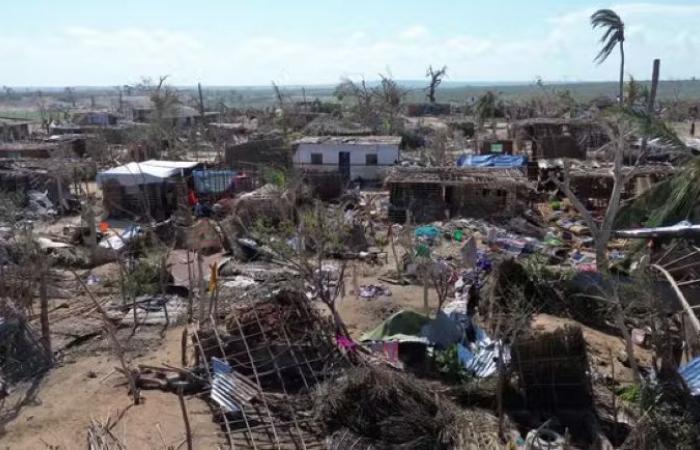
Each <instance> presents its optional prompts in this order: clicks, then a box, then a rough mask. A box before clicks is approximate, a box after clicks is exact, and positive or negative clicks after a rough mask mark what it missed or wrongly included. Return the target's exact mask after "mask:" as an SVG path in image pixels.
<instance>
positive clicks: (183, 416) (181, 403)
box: [177, 386, 192, 450]
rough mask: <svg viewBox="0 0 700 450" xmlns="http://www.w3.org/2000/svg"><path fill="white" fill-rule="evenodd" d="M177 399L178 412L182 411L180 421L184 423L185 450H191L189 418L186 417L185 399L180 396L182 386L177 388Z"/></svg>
mask: <svg viewBox="0 0 700 450" xmlns="http://www.w3.org/2000/svg"><path fill="white" fill-rule="evenodd" d="M177 399H178V400H179V402H180V411H182V420H183V421H184V422H185V434H186V438H187V450H192V429H191V428H190V418H189V416H188V415H187V405H185V398H184V397H183V395H182V386H178V388H177Z"/></svg>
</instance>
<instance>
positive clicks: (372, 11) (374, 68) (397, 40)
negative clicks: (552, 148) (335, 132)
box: [0, 0, 700, 86]
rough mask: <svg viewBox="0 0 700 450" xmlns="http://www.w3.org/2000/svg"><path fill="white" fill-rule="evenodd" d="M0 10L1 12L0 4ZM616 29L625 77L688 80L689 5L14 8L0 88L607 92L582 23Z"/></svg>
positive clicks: (692, 57) (69, 0)
mask: <svg viewBox="0 0 700 450" xmlns="http://www.w3.org/2000/svg"><path fill="white" fill-rule="evenodd" d="M3 3H4V2H3ZM600 7H612V8H613V9H615V10H616V11H618V13H620V15H621V16H622V18H623V20H624V21H625V23H626V24H627V35H628V37H627V42H626V46H627V53H628V55H627V57H628V72H629V73H631V74H632V75H634V76H635V77H637V78H648V73H649V72H650V70H651V61H652V59H653V58H655V57H660V58H661V59H662V78H665V79H669V78H674V79H680V78H689V77H692V76H700V33H697V32H696V30H697V26H698V24H700V1H698V0H668V1H656V2H644V3H642V2H631V1H630V2H625V1H619V2H616V3H598V2H591V1H584V0H527V1H525V0H500V1H499V0H490V1H474V0H471V1H469V0H431V1H425V0H422V1H418V0H395V1H387V0H374V1H370V0H354V1H349V0H295V1H291V0H277V1H272V0H248V1H240V0H196V1H195V0H188V1H184V0H141V1H135V0H121V1H117V2H102V1H96V0H92V1H84V0H62V1H57V0H23V1H19V2H17V1H13V2H7V4H3V5H2V7H1V8H0V24H1V25H0V85H3V84H4V85H13V86H28V85H31V86H67V85H117V84H124V83H130V82H135V81H138V80H139V79H140V78H141V77H143V76H148V77H157V76H158V75H161V74H169V75H170V76H171V77H172V78H171V79H172V82H173V83H175V84H180V85H185V84H194V83H196V82H198V81H201V82H202V83H204V84H207V85H267V84H269V82H270V81H271V80H275V81H277V82H278V83H281V84H321V83H324V84H325V83H335V82H337V81H338V80H339V79H340V78H341V77H343V76H349V77H352V78H357V77H361V76H364V77H366V78H368V79H375V78H377V74H378V73H380V72H381V73H387V72H389V73H391V74H392V75H393V76H394V77H396V78H399V79H420V78H422V77H423V75H424V73H425V68H426V66H427V65H428V64H433V65H434V66H441V65H443V64H444V65H447V66H448V74H449V78H450V80H453V81H532V80H534V79H535V78H536V77H542V78H543V79H544V80H546V81H579V80H611V79H614V78H615V77H616V74H617V69H616V65H617V61H618V60H617V54H615V55H614V57H613V58H611V60H610V61H609V62H607V63H605V64H603V65H601V66H596V65H594V64H593V63H592V60H593V57H594V56H595V54H596V52H597V49H598V42H597V40H598V38H599V35H600V33H599V32H597V31H593V30H591V28H590V25H589V23H588V17H589V16H590V13H591V12H592V11H593V10H595V9H597V8H600Z"/></svg>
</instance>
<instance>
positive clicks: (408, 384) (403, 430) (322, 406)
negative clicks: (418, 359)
mask: <svg viewBox="0 0 700 450" xmlns="http://www.w3.org/2000/svg"><path fill="white" fill-rule="evenodd" d="M315 412H316V417H317V419H318V420H319V422H320V423H322V424H323V425H324V427H325V428H326V432H327V434H328V435H330V436H331V438H330V441H331V442H330V447H331V448H338V449H340V448H350V447H351V446H353V445H354V446H355V447H356V448H357V444H358V443H359V444H360V445H361V446H362V448H378V449H380V448H393V449H449V448H455V446H456V444H457V442H458V440H459V436H458V430H460V428H461V427H460V426H459V425H458V423H459V422H461V421H460V420H459V416H458V412H457V409H456V408H455V406H454V405H452V403H450V402H449V401H448V400H446V399H443V398H440V397H439V396H438V395H436V394H434V393H433V392H431V391H430V389H429V387H428V386H427V385H426V384H425V383H423V382H421V381H419V380H417V379H415V378H412V377H410V376H407V375H404V374H399V373H396V372H392V371H390V370H388V369H381V368H377V367H359V368H354V369H351V370H350V371H348V372H346V373H345V375H344V376H343V377H342V378H340V379H338V380H336V381H334V382H331V383H326V384H324V385H321V386H320V387H319V389H318V390H317V392H316V399H315Z"/></svg>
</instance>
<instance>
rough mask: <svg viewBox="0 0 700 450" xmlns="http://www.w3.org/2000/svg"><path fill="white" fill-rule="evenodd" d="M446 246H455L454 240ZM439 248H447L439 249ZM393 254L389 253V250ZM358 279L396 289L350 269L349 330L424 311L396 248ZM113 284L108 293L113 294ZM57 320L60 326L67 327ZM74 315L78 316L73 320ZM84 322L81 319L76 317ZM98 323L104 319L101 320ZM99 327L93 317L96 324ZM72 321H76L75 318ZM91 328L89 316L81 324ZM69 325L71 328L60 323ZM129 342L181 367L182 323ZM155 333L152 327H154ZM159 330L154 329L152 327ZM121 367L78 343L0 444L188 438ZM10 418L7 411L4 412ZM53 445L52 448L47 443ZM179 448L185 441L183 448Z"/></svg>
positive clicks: (156, 360)
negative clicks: (402, 274) (374, 294)
mask: <svg viewBox="0 0 700 450" xmlns="http://www.w3.org/2000/svg"><path fill="white" fill-rule="evenodd" d="M444 245H445V246H448V247H449V246H453V247H455V246H456V245H457V244H456V243H447V244H444ZM441 250H449V248H442V249H441ZM389 253H390V252H389ZM355 265H356V267H357V268H356V273H357V285H363V284H375V285H383V286H386V287H388V288H389V289H390V290H391V294H392V295H391V296H382V297H378V298H375V299H372V300H364V299H362V298H359V297H357V296H356V295H355V293H354V292H353V283H352V268H348V271H347V277H348V278H347V280H346V285H347V292H346V295H345V296H344V297H343V298H341V299H340V300H339V303H338V310H339V312H340V314H341V316H342V317H343V319H344V320H345V322H346V325H347V326H348V328H349V330H350V332H351V334H352V335H353V337H355V338H359V337H360V336H361V335H362V334H363V333H364V332H366V331H369V330H372V329H373V328H374V327H376V326H377V325H379V324H380V323H381V322H382V321H383V320H385V319H386V318H387V317H389V316H390V315H392V314H393V313H395V312H397V311H399V310H401V309H413V310H415V311H418V312H423V310H424V306H423V287H422V286H419V285H408V286H398V285H393V284H390V283H385V282H382V281H380V280H378V277H382V276H386V275H388V274H389V272H390V271H393V270H395V267H396V266H395V263H394V261H393V258H392V257H391V254H390V255H389V262H388V264H384V265H382V266H369V265H365V264H355ZM93 273H94V274H96V275H98V276H99V277H100V278H101V279H102V280H103V281H102V283H101V285H99V286H95V287H93V288H92V289H93V290H94V291H95V292H96V293H97V294H98V295H100V298H106V297H107V296H109V295H110V288H108V287H107V280H108V279H111V280H112V283H113V284H114V280H115V279H116V277H117V276H118V275H117V274H118V270H117V267H116V265H115V264H107V265H104V266H101V267H99V268H97V269H95V270H93ZM115 289H116V287H114V286H113V287H112V288H111V291H112V292H111V295H115V293H114V290H115ZM79 301H83V302H86V300H85V299H78V298H74V299H67V300H60V301H59V302H70V303H71V308H73V307H74V306H73V305H75V304H76V303H77V302H79ZM436 307H437V297H436V295H435V293H434V290H433V289H430V291H429V309H430V313H431V314H434V312H435V309H436ZM56 314H58V315H61V316H65V311H63V310H58V311H57V313H56ZM69 320H70V318H69V319H65V318H63V321H62V322H61V321H59V322H57V324H56V326H55V329H56V330H58V329H62V328H61V326H60V325H59V324H62V323H65V322H66V321H69ZM73 322H76V321H73ZM76 323H78V324H80V323H81V322H76ZM97 324H98V325H99V322H97ZM567 324H575V322H573V321H569V320H567V319H562V318H558V317H554V316H549V315H544V314H541V315H538V316H536V317H535V318H534V321H533V324H532V325H533V328H534V329H535V330H538V331H542V332H545V331H551V330H553V329H555V328H557V327H561V326H564V325H567ZM92 326H93V327H94V326H95V324H94V323H93V324H92ZM72 327H73V328H74V327H76V325H75V324H73V325H72ZM80 327H83V328H84V329H86V328H87V323H83V325H80V326H78V328H79V330H80ZM63 328H71V327H65V326H64V327H63ZM582 328H583V332H584V337H585V339H586V341H587V343H588V346H589V355H590V358H591V360H592V366H593V367H595V370H596V372H597V373H596V374H594V377H595V376H603V377H606V376H609V375H610V373H611V370H610V362H611V357H610V356H611V355H612V364H614V367H615V378H616V380H617V382H618V383H629V382H631V381H632V374H631V371H630V369H629V368H627V367H625V366H624V365H623V364H622V363H621V362H620V360H619V358H618V356H619V355H620V354H622V353H623V352H624V342H623V341H622V339H620V338H617V337H614V336H609V335H607V334H605V333H602V332H600V331H597V330H594V329H592V328H589V327H585V326H583V327H582ZM139 333H143V335H148V336H147V337H143V336H142V335H140V334H137V336H136V337H135V338H134V339H133V340H132V341H131V342H132V343H131V344H130V349H131V352H132V354H133V355H136V356H135V360H134V363H135V364H138V363H143V364H152V365H163V364H165V363H168V364H172V365H174V366H178V365H179V364H180V338H181V333H182V326H178V327H174V328H172V329H170V330H168V331H167V332H166V333H165V337H164V338H162V339H161V338H159V337H156V338H154V337H153V336H154V332H153V330H150V331H141V332H139ZM149 333H150V334H149ZM155 335H156V336H157V333H155ZM636 350H637V351H636V356H637V358H638V359H639V360H640V361H641V362H642V363H643V364H644V365H648V360H649V353H648V351H646V350H644V349H641V348H637V349H636ZM116 366H118V361H117V360H116V358H114V357H113V356H111V352H110V351H109V344H108V342H107V341H106V340H105V339H98V338H94V339H92V340H91V341H89V342H87V343H84V344H81V345H80V346H79V348H78V349H77V350H73V351H72V352H69V353H67V354H66V356H65V357H64V358H63V363H62V365H61V366H59V367H56V368H54V369H52V370H51V371H50V372H48V373H47V374H46V376H45V377H44V378H43V379H42V380H41V382H40V383H39V384H38V386H37V388H36V391H35V393H34V395H33V396H31V397H30V398H29V399H24V397H23V395H22V394H23V392H24V391H23V390H17V391H16V392H14V393H13V394H12V395H11V396H10V397H9V398H8V399H6V400H5V403H4V405H2V408H0V412H1V413H2V415H3V416H5V414H8V413H9V414H10V416H9V417H8V419H9V420H8V421H7V422H5V426H4V427H3V428H0V449H13V450H14V449H46V448H52V449H54V450H58V449H60V450H68V449H75V448H85V445H86V444H85V443H86V435H87V429H88V427H89V425H90V421H91V419H96V420H101V421H104V420H106V419H107V417H112V418H115V417H117V416H120V415H121V419H120V420H119V422H118V424H117V425H116V426H115V427H114V428H113V433H114V434H115V435H116V436H117V437H118V438H119V439H120V440H121V441H122V442H123V443H124V444H125V445H126V446H127V448H129V449H132V448H133V449H164V450H165V449H168V448H170V446H172V447H173V448H178V446H180V445H181V444H182V443H183V442H184V425H183V420H182V415H181V412H180V408H179V404H178V400H177V396H176V395H174V394H172V393H163V392H160V391H143V397H144V399H145V401H144V403H143V404H141V405H138V406H131V407H130V404H131V403H132V402H131V399H130V398H129V397H128V395H127V392H128V390H127V387H126V385H125V384H124V381H125V380H124V379H123V378H122V377H121V376H119V375H118V374H116V373H114V368H115V367H116ZM22 401H24V404H23V406H22V408H21V409H19V410H18V411H16V416H13V415H12V412H13V411H14V409H15V408H14V406H15V405H17V404H18V403H19V402H22ZM187 408H188V411H189V417H190V421H191V424H192V431H193V436H194V448H196V449H200V448H201V449H209V448H216V445H217V444H218V443H220V442H222V439H221V437H222V435H221V432H220V429H219V427H218V426H217V425H216V424H214V423H213V421H212V415H211V412H210V410H209V407H208V406H207V405H206V403H205V402H204V401H202V400H200V399H198V398H188V399H187ZM5 417H7V416H5ZM49 445H50V446H53V447H48V446H49ZM181 448H184V446H183V447H181Z"/></svg>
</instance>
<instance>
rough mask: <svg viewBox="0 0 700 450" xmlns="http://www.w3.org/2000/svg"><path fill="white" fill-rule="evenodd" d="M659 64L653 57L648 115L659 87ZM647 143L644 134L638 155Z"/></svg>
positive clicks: (647, 139)
mask: <svg viewBox="0 0 700 450" xmlns="http://www.w3.org/2000/svg"><path fill="white" fill-rule="evenodd" d="M660 66H661V60H660V59H655V60H654V66H653V68H652V71H651V92H650V93H649V99H648V100H647V114H648V115H649V117H652V116H653V115H654V103H655V102H656V91H657V89H658V87H659V71H660ZM648 145H649V136H647V135H646V134H645V135H644V136H643V137H642V149H641V150H640V152H639V154H640V157H644V155H646V153H647V146H648Z"/></svg>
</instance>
